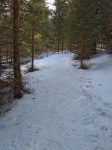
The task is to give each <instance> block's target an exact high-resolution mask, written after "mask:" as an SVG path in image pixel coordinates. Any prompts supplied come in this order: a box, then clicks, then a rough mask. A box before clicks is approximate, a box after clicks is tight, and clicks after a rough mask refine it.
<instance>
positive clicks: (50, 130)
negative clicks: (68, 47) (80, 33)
mask: <svg viewBox="0 0 112 150" xmlns="http://www.w3.org/2000/svg"><path fill="white" fill-rule="evenodd" d="M72 58H73V54H72V53H67V54H53V55H50V56H49V57H45V58H43V59H39V60H35V66H37V67H39V68H40V70H39V71H37V72H33V73H28V74H25V78H26V79H27V81H28V82H29V84H30V85H31V87H32V89H33V93H32V94H29V95H27V94H26V95H24V97H23V98H22V99H21V100H19V101H17V104H16V105H15V106H14V107H13V109H12V110H11V111H9V112H8V113H7V114H5V115H4V116H2V117H1V118H0V150H112V84H111V83H112V69H111V68H112V67H111V66H112V58H111V56H110V55H107V54H102V55H99V56H97V57H94V58H93V59H92V60H91V61H90V64H91V68H90V69H89V70H81V69H78V67H79V62H77V61H76V62H74V61H73V60H72ZM25 67H26V66H25V65H24V66H22V70H24V69H25Z"/></svg>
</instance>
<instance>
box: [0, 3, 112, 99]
mask: <svg viewBox="0 0 112 150" xmlns="http://www.w3.org/2000/svg"><path fill="white" fill-rule="evenodd" d="M101 49H106V50H107V51H108V52H109V53H112V1H111V0H94V1H93V0H85V1H83V0H55V2H54V9H53V10H50V9H49V8H48V6H47V4H46V2H45V0H38V1H37V0H0V82H1V83H0V85H1V89H2V88H3V87H4V86H5V85H7V86H8V85H9V80H10V81H11V82H10V83H11V86H12V89H13V96H14V97H15V98H21V97H22V95H23V84H22V75H21V70H20V65H21V64H23V63H26V62H27V61H31V68H29V71H34V70H35V67H34V58H35V57H37V56H39V55H40V54H41V53H44V52H47V53H48V52H50V51H52V52H60V51H62V52H63V51H66V50H68V51H72V52H77V59H79V60H80V62H81V63H80V67H81V68H85V64H84V61H83V60H85V59H90V58H91V56H92V55H93V54H96V53H97V51H98V50H101ZM7 70H9V71H7ZM7 72H8V73H7ZM4 79H5V81H4ZM6 79H8V82H7V81H6Z"/></svg>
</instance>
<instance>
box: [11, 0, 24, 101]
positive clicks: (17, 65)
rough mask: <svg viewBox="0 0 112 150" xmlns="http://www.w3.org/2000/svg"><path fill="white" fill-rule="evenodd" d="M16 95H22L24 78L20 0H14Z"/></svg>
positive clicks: (19, 96) (18, 96)
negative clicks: (21, 53) (20, 32)
mask: <svg viewBox="0 0 112 150" xmlns="http://www.w3.org/2000/svg"><path fill="white" fill-rule="evenodd" d="M13 52H14V97H15V98H21V97H22V78H21V70H20V49H19V1H18V0H13Z"/></svg>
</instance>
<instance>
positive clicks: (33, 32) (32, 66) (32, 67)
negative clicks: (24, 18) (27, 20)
mask: <svg viewBox="0 0 112 150" xmlns="http://www.w3.org/2000/svg"><path fill="white" fill-rule="evenodd" d="M32 15H33V16H32V61H31V71H32V72H33V71H34V35H35V30H34V14H33V11H32Z"/></svg>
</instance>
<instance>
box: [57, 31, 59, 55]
mask: <svg viewBox="0 0 112 150" xmlns="http://www.w3.org/2000/svg"><path fill="white" fill-rule="evenodd" d="M59 34H60V33H59V31H58V33H57V42H58V45H57V46H58V53H59V51H60V35H59Z"/></svg>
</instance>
